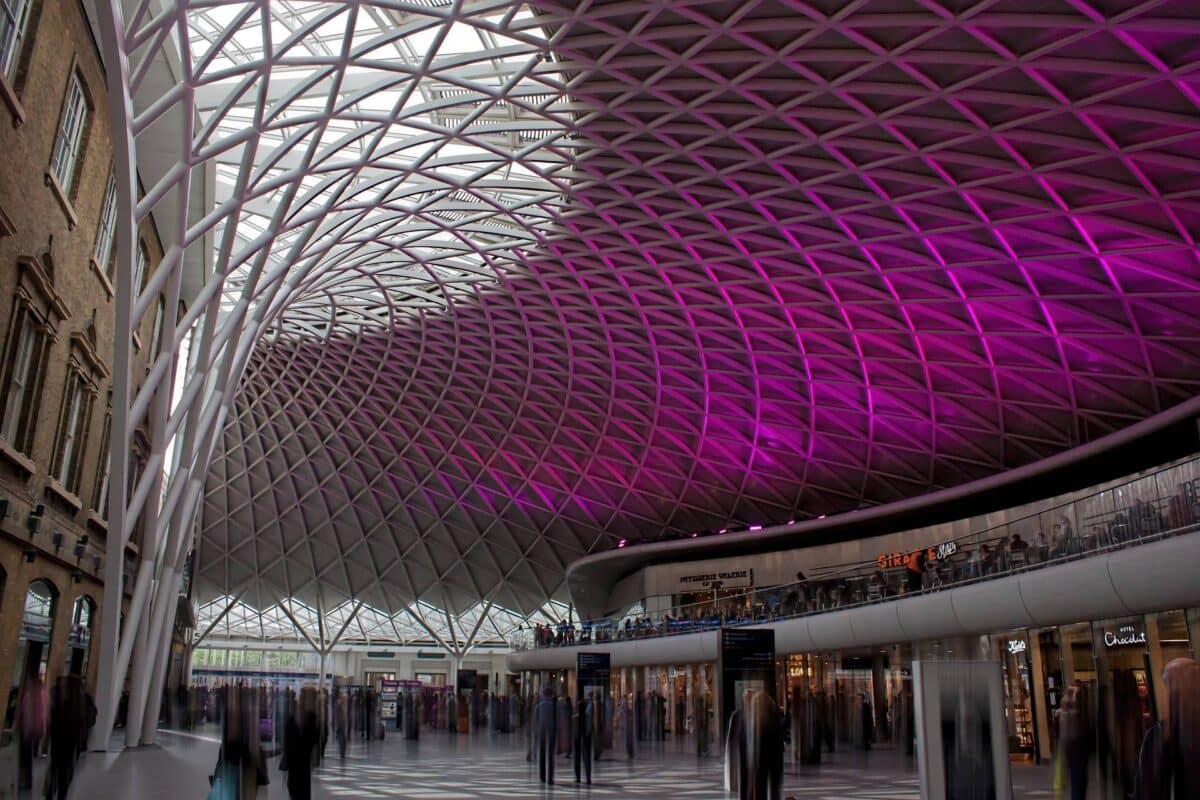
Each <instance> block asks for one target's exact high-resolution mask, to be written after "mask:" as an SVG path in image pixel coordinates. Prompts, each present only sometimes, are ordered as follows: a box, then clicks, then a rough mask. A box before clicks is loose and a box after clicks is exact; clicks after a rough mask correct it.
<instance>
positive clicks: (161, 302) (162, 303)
mask: <svg viewBox="0 0 1200 800" xmlns="http://www.w3.org/2000/svg"><path fill="white" fill-rule="evenodd" d="M166 314H167V301H166V300H165V299H163V296H162V295H161V294H160V295H159V296H158V309H157V311H156V312H155V314H154V332H153V333H151V334H150V360H151V361H154V359H156V358H158V349H159V348H160V347H161V346H162V327H163V317H164V316H166Z"/></svg>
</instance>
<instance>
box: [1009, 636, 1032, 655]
mask: <svg viewBox="0 0 1200 800" xmlns="http://www.w3.org/2000/svg"><path fill="white" fill-rule="evenodd" d="M1027 649H1029V643H1028V642H1026V641H1025V640H1024V639H1009V640H1008V652H1010V653H1012V654H1014V655H1015V654H1017V653H1024V652H1025V651H1026V650H1027Z"/></svg>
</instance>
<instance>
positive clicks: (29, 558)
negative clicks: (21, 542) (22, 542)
mask: <svg viewBox="0 0 1200 800" xmlns="http://www.w3.org/2000/svg"><path fill="white" fill-rule="evenodd" d="M24 556H25V563H26V564H32V563H33V560H34V559H35V558H37V550H33V549H32V548H27V549H26V550H25V552H24Z"/></svg>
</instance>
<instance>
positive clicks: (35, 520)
mask: <svg viewBox="0 0 1200 800" xmlns="http://www.w3.org/2000/svg"><path fill="white" fill-rule="evenodd" d="M45 513H46V507H45V506H44V505H42V504H41V503H39V504H38V505H37V507H35V508H34V509H33V511H30V512H29V516H28V517H27V518H26V519H25V527H26V528H28V529H29V538H30V539H32V538H33V537H34V536H36V535H37V532H38V531H39V530H41V528H42V517H43V516H44V515H45Z"/></svg>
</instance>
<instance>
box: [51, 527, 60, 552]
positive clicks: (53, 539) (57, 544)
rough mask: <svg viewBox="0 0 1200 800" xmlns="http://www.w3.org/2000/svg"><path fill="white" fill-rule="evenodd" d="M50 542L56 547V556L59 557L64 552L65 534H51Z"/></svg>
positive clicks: (58, 532) (56, 532)
mask: <svg viewBox="0 0 1200 800" xmlns="http://www.w3.org/2000/svg"><path fill="white" fill-rule="evenodd" d="M50 541H51V543H53V545H54V554H55V555H58V552H59V551H60V550H62V546H63V532H62V531H55V532H54V533H53V534H51V536H50Z"/></svg>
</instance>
